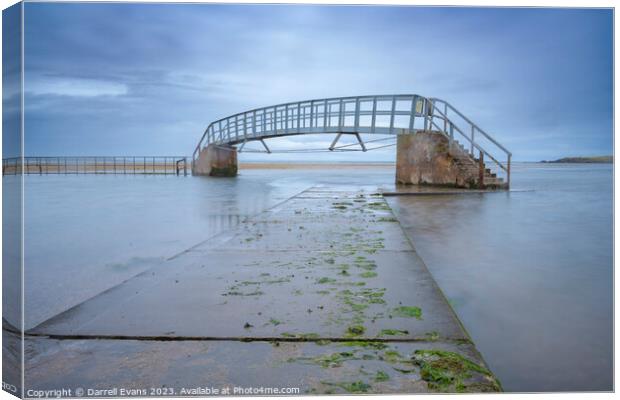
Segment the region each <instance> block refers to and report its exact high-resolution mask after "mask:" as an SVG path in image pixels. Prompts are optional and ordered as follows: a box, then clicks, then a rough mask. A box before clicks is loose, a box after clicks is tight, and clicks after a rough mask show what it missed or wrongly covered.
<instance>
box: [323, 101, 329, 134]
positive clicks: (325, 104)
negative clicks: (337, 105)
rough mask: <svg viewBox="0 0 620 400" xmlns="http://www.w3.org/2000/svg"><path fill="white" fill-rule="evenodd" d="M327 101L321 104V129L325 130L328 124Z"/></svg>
mask: <svg viewBox="0 0 620 400" xmlns="http://www.w3.org/2000/svg"><path fill="white" fill-rule="evenodd" d="M327 120H328V118H327V100H325V102H324V103H323V128H325V129H327V127H328V126H329V122H328V121H327Z"/></svg>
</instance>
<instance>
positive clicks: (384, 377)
mask: <svg viewBox="0 0 620 400" xmlns="http://www.w3.org/2000/svg"><path fill="white" fill-rule="evenodd" d="M389 380H390V376H389V375H388V374H386V373H385V372H383V371H377V374H376V375H375V382H385V381H389Z"/></svg>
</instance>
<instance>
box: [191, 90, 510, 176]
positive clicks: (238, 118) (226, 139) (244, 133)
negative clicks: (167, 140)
mask: <svg viewBox="0 0 620 400" xmlns="http://www.w3.org/2000/svg"><path fill="white" fill-rule="evenodd" d="M417 133H421V134H422V135H416V134H417ZM307 134H332V135H334V134H335V135H336V136H335V138H334V140H333V142H332V144H331V146H330V147H329V150H332V151H334V150H339V149H342V147H347V146H351V145H350V144H349V145H346V146H338V140H339V139H340V138H341V136H342V135H353V136H354V137H355V138H356V139H357V144H358V145H359V148H358V149H359V150H362V151H366V150H368V148H367V146H366V143H368V142H370V141H367V142H366V143H365V142H364V141H363V139H362V136H361V135H362V134H373V135H374V134H376V135H394V138H395V139H396V138H397V139H398V147H397V149H398V150H397V180H399V181H401V182H403V183H430V184H433V183H440V184H450V183H455V184H456V185H457V186H469V187H472V186H476V187H481V186H492V187H507V186H508V185H509V183H510V161H511V156H512V154H511V153H510V152H509V151H508V150H507V149H506V148H505V147H503V146H502V145H501V144H499V143H498V142H497V141H496V140H495V139H493V138H492V137H491V136H490V135H488V134H487V133H486V132H485V131H483V130H482V129H481V128H480V127H479V126H478V125H476V124H475V123H473V122H472V121H471V120H470V119H468V118H467V117H465V116H464V115H463V114H462V113H461V112H459V111H458V110H457V109H455V108H454V107H453V106H452V105H450V104H449V103H448V102H446V101H444V100H440V99H436V98H426V97H423V96H419V95H379V96H359V97H337V98H328V99H316V100H306V101H300V102H294V103H286V104H279V105H275V106H270V107H263V108H258V109H254V110H250V111H246V112H242V113H239V114H235V115H232V116H230V117H226V118H223V119H220V120H217V121H214V122H212V123H211V124H209V126H208V127H207V129H206V130H205V132H204V134H203V136H202V138H201V139H200V142H199V143H198V145H197V146H196V149H195V151H194V154H193V170H194V173H195V174H209V175H234V174H236V167H237V158H236V153H237V148H236V147H233V146H236V145H239V148H238V149H239V150H241V149H243V147H244V146H245V144H246V143H247V142H250V141H259V142H261V144H262V145H263V146H264V149H265V152H267V153H270V152H272V151H271V150H270V148H269V147H268V146H267V144H266V143H265V139H269V138H275V137H283V136H292V135H307ZM401 136H407V137H408V138H407V139H403V138H401ZM458 140H461V141H462V143H463V144H464V145H462V144H461V143H459V142H458ZM401 142H402V143H401ZM442 142H445V144H446V146H443V147H442V146H441V144H442ZM429 146H430V147H429ZM438 146H439V147H438ZM444 147H445V150H446V151H443V152H442V151H441V150H440V149H442V148H444ZM401 154H402V156H401ZM405 158H406V159H407V160H408V161H407V163H409V164H411V165H403V167H406V168H404V170H403V171H401V172H403V173H404V175H408V176H407V177H405V176H404V175H403V173H401V174H400V175H401V176H400V178H402V179H400V178H399V163H400V164H402V163H404V162H405V161H404V159H405ZM485 158H486V159H487V160H489V161H490V162H491V166H492V167H493V170H494V171H495V173H494V172H491V170H490V169H487V168H486V166H485V164H484V159H485ZM423 159H424V160H425V161H424V160H423ZM446 161H449V162H448V163H446ZM446 164H449V165H448V166H447V169H446ZM496 173H499V174H502V176H503V178H499V177H497V175H496ZM446 174H447V175H446ZM504 179H505V181H504ZM474 181H475V182H474Z"/></svg>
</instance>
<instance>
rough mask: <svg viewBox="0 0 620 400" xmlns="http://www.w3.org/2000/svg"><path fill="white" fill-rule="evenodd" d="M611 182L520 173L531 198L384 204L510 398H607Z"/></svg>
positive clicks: (592, 171) (569, 168) (533, 168)
mask: <svg viewBox="0 0 620 400" xmlns="http://www.w3.org/2000/svg"><path fill="white" fill-rule="evenodd" d="M612 172H613V171H612V166H611V165H586V164H582V165H563V164H522V165H517V166H516V167H515V169H514V180H513V188H514V189H532V190H533V191H525V192H510V193H492V194H481V195H474V194H470V195H461V196H419V197H398V198H392V199H391V200H390V201H389V203H390V205H392V208H393V209H394V211H395V213H396V214H397V216H398V218H399V220H400V221H401V223H402V224H403V226H404V227H405V229H406V230H407V232H408V233H409V234H410V237H412V239H413V242H414V245H415V247H416V249H417V251H418V252H419V253H420V255H421V256H422V259H423V260H424V261H425V262H426V264H427V266H428V267H429V269H430V271H431V273H432V274H433V276H434V277H435V280H436V281H437V283H438V284H439V286H440V287H441V289H442V290H443V291H444V293H445V294H446V296H447V297H448V299H449V300H450V302H451V304H452V306H453V307H454V309H455V311H456V313H457V314H458V316H459V318H460V319H461V321H462V322H463V324H464V325H465V327H466V329H467V330H468V332H469V333H470V335H471V336H472V339H473V340H474V342H475V343H476V345H477V346H478V349H479V350H480V351H481V353H482V354H483V356H484V357H485V360H486V361H487V362H488V364H489V365H490V367H491V369H492V370H493V372H495V373H496V374H497V375H498V377H499V378H500V380H501V382H502V384H503V386H504V389H505V390H507V391H567V390H575V391H579V390H612V382H613V376H612V373H613V369H612V367H613V330H612V328H613V325H612V324H613V315H612V313H613V198H612V197H613V196H612V183H613V182H612Z"/></svg>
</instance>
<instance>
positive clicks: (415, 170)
mask: <svg viewBox="0 0 620 400" xmlns="http://www.w3.org/2000/svg"><path fill="white" fill-rule="evenodd" d="M484 178H485V168H484V164H482V163H481V164H480V165H478V164H477V163H475V162H474V161H473V159H472V158H471V157H469V155H467V154H466V152H465V151H464V150H463V149H462V148H460V147H459V146H457V145H455V144H454V142H453V144H452V145H451V144H450V143H449V140H448V138H447V137H446V135H444V134H442V133H439V132H433V131H417V132H415V133H413V132H411V133H406V134H401V135H398V139H397V144H396V183H400V184H406V185H435V186H452V187H457V188H470V189H473V188H480V189H482V188H484Z"/></svg>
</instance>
